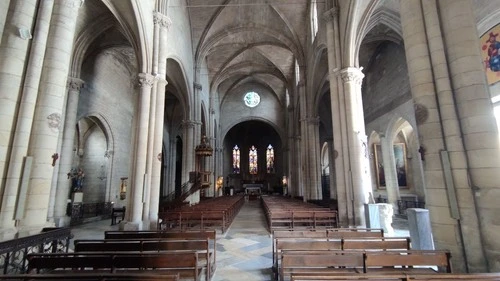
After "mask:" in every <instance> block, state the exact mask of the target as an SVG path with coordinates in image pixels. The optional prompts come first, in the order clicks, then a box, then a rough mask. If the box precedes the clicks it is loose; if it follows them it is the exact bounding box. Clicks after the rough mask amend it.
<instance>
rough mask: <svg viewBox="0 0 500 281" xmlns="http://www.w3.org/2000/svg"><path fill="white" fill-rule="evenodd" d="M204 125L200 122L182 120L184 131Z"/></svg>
mask: <svg viewBox="0 0 500 281" xmlns="http://www.w3.org/2000/svg"><path fill="white" fill-rule="evenodd" d="M201 124H202V123H201V122H199V121H193V120H182V122H181V126H182V128H183V129H192V128H194V126H197V125H201Z"/></svg>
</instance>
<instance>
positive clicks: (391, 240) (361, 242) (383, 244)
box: [342, 237, 411, 251]
mask: <svg viewBox="0 0 500 281" xmlns="http://www.w3.org/2000/svg"><path fill="white" fill-rule="evenodd" d="M410 241H411V240H410V238H409V237H381V238H363V239H351V238H345V239H342V250H365V251H366V250H375V251H387V250H402V251H405V250H411V242H410Z"/></svg>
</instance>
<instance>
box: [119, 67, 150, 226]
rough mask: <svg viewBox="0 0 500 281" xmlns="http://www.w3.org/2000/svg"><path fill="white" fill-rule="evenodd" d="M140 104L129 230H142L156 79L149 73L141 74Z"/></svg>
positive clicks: (129, 209)
mask: <svg viewBox="0 0 500 281" xmlns="http://www.w3.org/2000/svg"><path fill="white" fill-rule="evenodd" d="M138 77H139V86H140V93H139V102H138V107H139V110H137V113H138V116H137V120H136V122H135V126H136V127H135V130H134V131H135V149H134V156H133V159H134V162H135V165H134V169H133V173H132V176H133V178H132V179H131V181H130V183H131V188H130V189H131V191H130V194H131V196H130V197H129V198H130V201H129V204H128V205H129V208H128V209H127V220H128V225H127V226H126V228H128V229H142V223H141V222H142V211H143V200H144V199H145V198H143V197H144V193H143V192H144V188H145V184H146V182H145V178H146V176H147V175H146V161H147V159H146V158H147V157H146V156H147V146H148V131H149V110H150V106H151V103H150V102H151V88H152V87H153V84H154V77H153V76H152V75H151V74H148V73H139V76H138Z"/></svg>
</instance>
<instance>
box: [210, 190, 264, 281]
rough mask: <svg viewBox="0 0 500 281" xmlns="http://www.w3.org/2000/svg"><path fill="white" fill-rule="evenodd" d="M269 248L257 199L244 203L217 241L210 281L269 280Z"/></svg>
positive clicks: (262, 212)
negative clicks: (215, 262) (213, 272)
mask: <svg viewBox="0 0 500 281" xmlns="http://www.w3.org/2000/svg"><path fill="white" fill-rule="evenodd" d="M271 266H272V245H271V237H270V235H269V232H268V231H267V222H266V218H265V216H264V211H263V209H262V207H261V205H260V200H253V201H248V202H245V204H244V205H243V207H242V208H241V210H240V212H239V213H238V215H237V216H236V218H235V219H234V221H233V223H232V224H231V227H230V228H229V230H228V231H227V232H226V233H225V235H224V236H220V237H219V238H218V239H217V270H216V271H215V276H214V277H213V279H212V280H213V281H235V280H238V281H243V280H251V281H269V280H272V270H271Z"/></svg>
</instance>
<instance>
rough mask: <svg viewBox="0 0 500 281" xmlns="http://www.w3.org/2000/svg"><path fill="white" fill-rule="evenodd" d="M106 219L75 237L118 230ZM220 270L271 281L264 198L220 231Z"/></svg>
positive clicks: (223, 276) (225, 276)
mask: <svg viewBox="0 0 500 281" xmlns="http://www.w3.org/2000/svg"><path fill="white" fill-rule="evenodd" d="M110 224H111V221H110V220H109V219H108V220H103V221H99V222H93V223H88V224H84V225H80V226H76V227H73V228H72V233H73V235H74V239H91V238H93V239H103V238H104V231H105V230H118V225H113V226H111V225H110ZM393 226H394V229H395V233H394V236H409V233H408V227H407V223H406V221H405V220H402V219H398V218H395V219H394V223H393ZM217 235H218V238H217V270H216V271H215V275H214V277H213V278H212V281H234V280H241V281H247V280H248V281H270V280H273V275H272V269H271V266H272V244H271V236H270V234H269V232H268V230H267V223H266V219H265V217H264V212H263V209H262V208H261V206H260V201H258V200H255V201H248V202H246V203H245V204H244V205H243V207H242V209H241V210H240V212H239V213H238V215H237V216H236V218H235V219H234V221H233V223H232V225H231V226H230V228H229V230H228V231H226V233H224V234H220V233H218V234H217Z"/></svg>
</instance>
